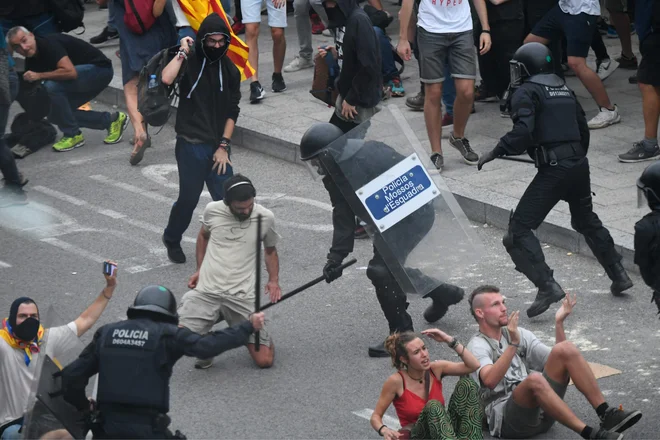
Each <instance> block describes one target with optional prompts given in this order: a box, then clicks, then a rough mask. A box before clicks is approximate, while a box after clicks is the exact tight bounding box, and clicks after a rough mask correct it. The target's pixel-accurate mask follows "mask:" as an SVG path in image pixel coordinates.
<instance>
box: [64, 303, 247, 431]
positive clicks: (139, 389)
mask: <svg viewBox="0 0 660 440" xmlns="http://www.w3.org/2000/svg"><path fill="white" fill-rule="evenodd" d="M168 292H169V291H168ZM138 298H139V295H138ZM172 300H173V301H174V313H175V312H176V302H175V300H174V297H173V296H172ZM131 311H132V312H133V313H132V314H131V313H129V319H128V320H126V321H121V322H116V323H113V324H107V325H104V326H103V327H101V328H100V329H98V330H97V331H96V333H95V334H94V339H93V340H92V342H91V343H90V344H89V345H88V346H87V347H86V348H85V350H84V351H83V352H82V353H81V355H80V356H79V358H78V359H77V360H76V361H74V362H73V363H71V364H70V365H69V366H67V367H66V368H65V369H64V370H63V371H62V388H63V391H64V398H65V399H66V400H67V401H68V402H69V403H71V404H72V405H74V406H75V407H76V408H78V409H79V410H81V411H85V410H89V405H90V404H89V401H88V400H87V397H86V395H85V387H86V386H87V383H88V381H89V378H90V377H91V376H93V375H94V374H96V373H98V374H99V381H98V393H97V396H98V397H97V409H98V411H99V413H100V416H98V418H97V419H98V420H96V422H95V423H94V424H93V425H92V431H93V433H94V438H112V439H120V438H131V439H134V438H146V439H162V438H185V437H183V436H182V435H181V434H180V433H178V431H177V435H176V436H174V435H172V433H171V432H170V431H169V430H168V429H167V426H168V425H169V421H170V420H169V417H168V416H167V415H166V414H167V412H168V411H169V406H170V404H169V400H170V399H169V396H170V388H169V382H170V377H171V375H172V369H173V367H174V364H175V363H176V362H177V361H178V360H179V359H180V358H181V357H182V356H194V357H198V358H202V359H207V358H211V357H214V356H217V355H219V354H220V353H222V352H224V351H226V350H230V349H232V348H236V347H240V346H242V345H245V344H246V343H247V341H248V336H249V335H250V334H251V333H252V332H253V331H254V328H253V326H252V324H251V323H250V322H249V321H245V322H243V323H241V324H240V325H237V326H234V327H229V328H227V329H224V330H220V331H215V332H211V333H208V334H206V335H203V336H202V335H199V334H197V333H193V332H191V331H190V330H188V329H186V328H179V327H177V325H176V324H175V321H174V320H172V319H169V320H168V319H161V318H162V317H165V318H167V316H166V315H163V314H160V315H158V314H153V309H146V310H145V309H142V310H140V309H139V308H138V310H137V311H136V310H135V308H132V309H129V312H131ZM156 313H159V312H156ZM163 321H170V322H163Z"/></svg>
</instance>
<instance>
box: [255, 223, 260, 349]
mask: <svg viewBox="0 0 660 440" xmlns="http://www.w3.org/2000/svg"><path fill="white" fill-rule="evenodd" d="M255 260H256V265H257V275H256V280H255V282H254V285H255V295H254V313H259V312H260V311H261V214H259V215H257V257H256V259H255ZM260 346H261V344H260V341H259V332H258V331H257V332H255V333H254V349H255V350H256V351H259V348H260Z"/></svg>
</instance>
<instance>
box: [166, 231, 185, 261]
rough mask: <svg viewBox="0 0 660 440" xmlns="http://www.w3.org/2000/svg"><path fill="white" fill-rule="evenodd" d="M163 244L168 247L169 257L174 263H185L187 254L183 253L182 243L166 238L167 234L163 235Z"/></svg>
mask: <svg viewBox="0 0 660 440" xmlns="http://www.w3.org/2000/svg"><path fill="white" fill-rule="evenodd" d="M162 238H163V244H164V245H165V247H166V248H167V258H169V259H170V261H171V262H172V263H176V264H183V263H185V262H186V254H184V253H183V249H181V245H180V244H173V243H170V242H168V241H166V240H165V235H163V237H162Z"/></svg>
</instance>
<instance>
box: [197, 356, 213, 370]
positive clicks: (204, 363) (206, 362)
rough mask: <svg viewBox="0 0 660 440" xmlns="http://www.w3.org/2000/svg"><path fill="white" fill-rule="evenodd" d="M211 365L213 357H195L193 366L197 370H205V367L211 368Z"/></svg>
mask: <svg viewBox="0 0 660 440" xmlns="http://www.w3.org/2000/svg"><path fill="white" fill-rule="evenodd" d="M212 365H213V358H211V359H197V361H196V362H195V368H196V369H198V370H206V369H207V368H211V366H212Z"/></svg>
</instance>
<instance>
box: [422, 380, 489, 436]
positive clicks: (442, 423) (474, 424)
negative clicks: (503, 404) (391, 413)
mask: <svg viewBox="0 0 660 440" xmlns="http://www.w3.org/2000/svg"><path fill="white" fill-rule="evenodd" d="M483 419H484V412H483V409H482V407H481V403H480V402H479V386H478V385H477V384H476V382H475V381H474V380H472V379H470V378H469V377H462V378H461V379H460V380H459V381H458V383H457V384H456V388H455V389H454V392H453V393H452V395H451V398H450V399H449V405H448V407H447V409H445V407H444V406H443V405H442V404H441V403H440V402H438V401H437V400H429V401H428V402H427V403H426V405H425V406H424V410H423V411H422V413H421V414H420V415H419V418H418V419H417V422H416V423H415V426H414V427H413V429H412V431H411V433H410V436H411V438H413V439H423V440H427V439H433V440H482V439H483V438H484V433H483V430H482V423H483Z"/></svg>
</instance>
